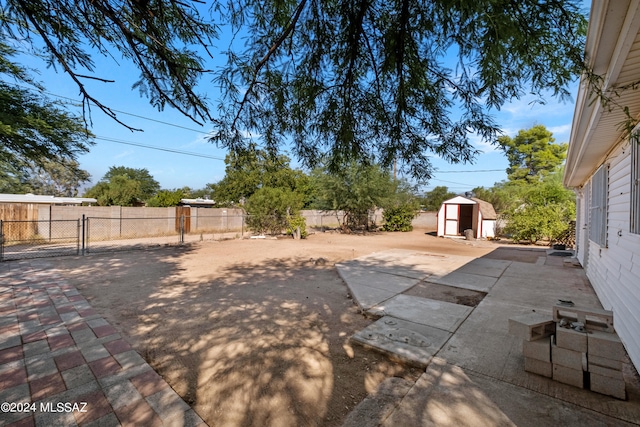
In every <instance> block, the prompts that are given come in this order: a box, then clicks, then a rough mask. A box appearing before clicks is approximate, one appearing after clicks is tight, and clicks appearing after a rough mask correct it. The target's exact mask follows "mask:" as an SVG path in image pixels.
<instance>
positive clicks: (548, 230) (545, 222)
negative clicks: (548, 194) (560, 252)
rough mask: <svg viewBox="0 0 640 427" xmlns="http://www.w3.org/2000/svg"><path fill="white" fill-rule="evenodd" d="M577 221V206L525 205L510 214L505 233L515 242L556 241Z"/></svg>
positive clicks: (507, 217) (553, 204) (555, 204)
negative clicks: (571, 222)
mask: <svg viewBox="0 0 640 427" xmlns="http://www.w3.org/2000/svg"><path fill="white" fill-rule="evenodd" d="M574 219H575V205H573V209H572V207H571V205H569V206H567V205H562V204H559V203H550V204H547V205H523V206H522V207H520V208H518V209H515V210H513V211H511V212H508V213H507V215H506V220H507V225H506V226H505V228H504V232H505V233H506V234H508V235H511V238H512V239H513V240H515V241H519V240H527V241H529V242H531V243H536V242H537V241H538V240H541V239H548V240H554V239H555V238H556V237H558V236H560V235H561V234H562V233H563V232H565V231H566V230H567V229H568V228H569V222H570V221H572V220H574Z"/></svg>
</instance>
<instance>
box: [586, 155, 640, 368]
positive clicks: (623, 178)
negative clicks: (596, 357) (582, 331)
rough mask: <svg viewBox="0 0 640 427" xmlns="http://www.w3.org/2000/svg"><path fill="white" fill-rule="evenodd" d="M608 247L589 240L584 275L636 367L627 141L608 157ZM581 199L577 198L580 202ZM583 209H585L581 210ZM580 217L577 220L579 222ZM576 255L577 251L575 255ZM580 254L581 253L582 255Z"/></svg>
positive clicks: (634, 244)
mask: <svg viewBox="0 0 640 427" xmlns="http://www.w3.org/2000/svg"><path fill="white" fill-rule="evenodd" d="M607 161H608V162H609V194H608V227H607V244H608V247H600V246H598V245H597V244H595V243H593V242H590V243H589V250H588V259H587V260H586V261H587V262H586V264H585V263H584V262H583V265H586V271H587V276H588V277H589V280H590V281H591V284H592V285H593V287H594V289H595V291H596V293H597V294H598V297H599V298H600V301H601V302H602V305H603V306H604V308H605V309H608V310H613V313H614V326H615V329H616V331H617V332H618V334H619V335H620V338H621V339H622V341H623V343H624V345H625V347H626V349H627V351H628V353H629V356H630V357H631V360H632V361H633V363H634V365H635V366H636V368H640V334H639V333H638V331H640V310H638V307H640V235H637V234H632V233H630V232H629V222H630V216H629V210H630V205H631V195H630V188H631V187H630V183H631V181H630V180H631V162H630V149H629V145H628V144H624V145H621V146H619V147H618V148H617V149H616V150H614V151H613V152H612V153H611V154H610V155H609V157H608V159H607ZM582 200H583V199H581V198H579V199H578V202H579V203H580V202H581V201H582ZM582 212H585V209H583V210H582ZM584 220H585V219H584V215H583V218H581V219H579V223H582V224H584V223H583V221H584ZM578 256H580V252H579V254H578ZM583 256H584V254H583Z"/></svg>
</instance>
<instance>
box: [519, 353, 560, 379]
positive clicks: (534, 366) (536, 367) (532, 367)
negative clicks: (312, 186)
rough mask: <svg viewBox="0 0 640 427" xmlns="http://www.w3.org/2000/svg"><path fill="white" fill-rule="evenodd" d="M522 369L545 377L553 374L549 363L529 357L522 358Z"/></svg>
mask: <svg viewBox="0 0 640 427" xmlns="http://www.w3.org/2000/svg"><path fill="white" fill-rule="evenodd" d="M524 370H525V371H527V372H531V373H533V374H538V375H542V376H544V377H547V378H551V377H552V376H553V366H552V365H551V363H549V362H543V361H542V360H538V359H531V358H529V357H525V358H524Z"/></svg>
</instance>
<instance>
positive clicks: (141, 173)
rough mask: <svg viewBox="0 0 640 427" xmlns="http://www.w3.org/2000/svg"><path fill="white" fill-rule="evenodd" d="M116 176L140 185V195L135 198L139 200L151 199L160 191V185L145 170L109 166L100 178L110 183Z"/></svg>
mask: <svg viewBox="0 0 640 427" xmlns="http://www.w3.org/2000/svg"><path fill="white" fill-rule="evenodd" d="M116 176H126V177H127V178H129V179H131V180H133V181H137V182H138V183H139V185H140V193H139V194H138V195H137V196H136V197H137V198H138V199H139V200H141V201H145V200H148V199H150V198H151V197H153V195H154V194H156V193H157V192H158V190H160V184H159V183H158V181H156V180H155V179H153V176H151V174H150V173H149V171H148V170H147V169H144V168H143V169H135V168H129V167H126V166H111V167H110V168H109V170H108V171H107V173H105V174H104V176H103V177H102V181H109V182H110V181H112V180H113V178H114V177H116Z"/></svg>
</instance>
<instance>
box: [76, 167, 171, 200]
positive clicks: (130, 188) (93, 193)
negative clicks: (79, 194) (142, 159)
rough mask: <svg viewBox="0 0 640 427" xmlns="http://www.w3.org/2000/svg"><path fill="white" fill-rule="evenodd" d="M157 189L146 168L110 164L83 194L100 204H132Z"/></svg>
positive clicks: (158, 187)
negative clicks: (95, 182) (100, 177)
mask: <svg viewBox="0 0 640 427" xmlns="http://www.w3.org/2000/svg"><path fill="white" fill-rule="evenodd" d="M159 189H160V184H158V181H156V180H155V179H153V177H152V176H151V174H150V173H149V171H148V170H147V169H134V168H129V167H125V166H111V167H110V168H109V170H108V171H107V173H106V174H104V176H103V177H102V179H101V180H100V181H98V183H97V184H96V185H94V186H93V187H91V188H89V189H88V190H87V191H86V192H85V194H84V195H85V197H93V198H96V199H97V200H98V204H99V205H101V206H111V205H117V206H134V205H136V204H140V203H144V202H146V201H148V200H149V199H150V198H151V197H153V195H154V194H155V193H156V192H157V191H158V190H159Z"/></svg>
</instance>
